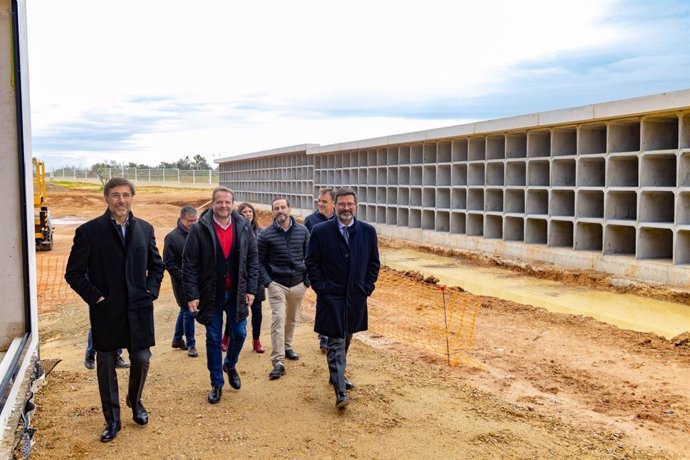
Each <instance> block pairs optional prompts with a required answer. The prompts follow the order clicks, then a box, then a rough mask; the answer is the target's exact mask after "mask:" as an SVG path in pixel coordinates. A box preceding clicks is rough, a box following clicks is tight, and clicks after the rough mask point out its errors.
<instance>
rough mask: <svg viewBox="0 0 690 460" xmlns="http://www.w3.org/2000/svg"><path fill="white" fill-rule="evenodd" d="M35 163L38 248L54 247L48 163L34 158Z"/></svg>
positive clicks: (35, 216)
mask: <svg viewBox="0 0 690 460" xmlns="http://www.w3.org/2000/svg"><path fill="white" fill-rule="evenodd" d="M33 165H34V227H35V230H34V231H35V233H36V250H37V251H50V250H51V249H53V225H52V222H51V219H50V211H49V210H48V203H47V186H46V165H45V163H44V162H42V161H38V160H37V159H35V158H34V159H33Z"/></svg>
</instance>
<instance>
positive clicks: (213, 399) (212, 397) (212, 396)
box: [208, 386, 223, 404]
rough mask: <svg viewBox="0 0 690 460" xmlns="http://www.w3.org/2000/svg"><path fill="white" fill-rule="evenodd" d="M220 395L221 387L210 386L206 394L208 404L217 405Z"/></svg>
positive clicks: (221, 392) (221, 393)
mask: <svg viewBox="0 0 690 460" xmlns="http://www.w3.org/2000/svg"><path fill="white" fill-rule="evenodd" d="M222 395H223V389H222V388H221V387H217V386H212V387H211V391H210V392H209V394H208V402H209V403H211V404H218V402H220V397H221V396H222Z"/></svg>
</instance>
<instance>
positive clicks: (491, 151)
mask: <svg viewBox="0 0 690 460" xmlns="http://www.w3.org/2000/svg"><path fill="white" fill-rule="evenodd" d="M505 148H506V139H505V136H504V135H502V134H500V135H497V136H488V137H487V138H486V159H487V160H503V159H504V158H505V157H506V151H505Z"/></svg>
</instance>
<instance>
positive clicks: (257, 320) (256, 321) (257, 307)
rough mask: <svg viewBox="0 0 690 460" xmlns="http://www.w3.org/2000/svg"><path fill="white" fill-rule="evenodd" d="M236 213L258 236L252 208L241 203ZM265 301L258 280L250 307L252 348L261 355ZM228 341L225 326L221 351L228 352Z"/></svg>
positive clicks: (264, 289)
mask: <svg viewBox="0 0 690 460" xmlns="http://www.w3.org/2000/svg"><path fill="white" fill-rule="evenodd" d="M237 211H238V212H239V213H240V214H242V215H243V216H244V218H245V219H247V221H248V222H249V226H250V227H251V229H252V231H253V232H254V236H256V235H258V234H259V231H260V230H261V227H259V224H258V223H257V219H256V210H255V209H254V206H252V205H251V204H249V203H242V204H241V205H239V206H238V207H237ZM264 300H266V288H264V283H263V282H261V280H259V286H258V287H257V291H256V297H254V303H253V304H252V306H251V310H252V348H253V349H254V351H255V352H257V353H263V352H264V347H263V345H261V340H260V339H259V336H260V335H261V320H262V318H263V315H262V312H261V302H263V301H264ZM229 340H230V333H229V331H228V330H227V326H226V329H225V334H224V335H223V341H222V343H221V346H222V348H223V351H227V350H228V342H229Z"/></svg>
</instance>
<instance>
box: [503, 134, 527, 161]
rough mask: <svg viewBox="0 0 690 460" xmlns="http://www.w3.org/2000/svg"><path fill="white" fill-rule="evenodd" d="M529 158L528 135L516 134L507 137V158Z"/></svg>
mask: <svg viewBox="0 0 690 460" xmlns="http://www.w3.org/2000/svg"><path fill="white" fill-rule="evenodd" d="M526 157H527V134H525V133H516V134H508V135H507V136H506V158H526Z"/></svg>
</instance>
